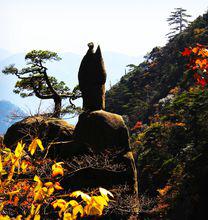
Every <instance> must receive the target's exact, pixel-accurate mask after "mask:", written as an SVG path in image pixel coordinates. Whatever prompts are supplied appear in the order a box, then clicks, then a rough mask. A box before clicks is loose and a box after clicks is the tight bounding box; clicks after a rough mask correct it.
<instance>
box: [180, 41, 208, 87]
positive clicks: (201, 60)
mask: <svg viewBox="0 0 208 220" xmlns="http://www.w3.org/2000/svg"><path fill="white" fill-rule="evenodd" d="M181 55H182V56H184V57H188V58H189V63H188V64H187V69H188V70H191V71H193V77H194V79H195V81H196V84H198V85H201V86H202V87H205V86H206V85H207V84H208V47H207V46H203V45H201V44H197V45H196V46H195V47H193V48H192V47H189V48H185V49H184V51H183V52H181Z"/></svg>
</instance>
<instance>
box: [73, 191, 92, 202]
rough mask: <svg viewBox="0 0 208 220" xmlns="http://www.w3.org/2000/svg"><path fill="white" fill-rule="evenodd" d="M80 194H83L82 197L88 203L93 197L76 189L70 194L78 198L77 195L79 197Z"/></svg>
mask: <svg viewBox="0 0 208 220" xmlns="http://www.w3.org/2000/svg"><path fill="white" fill-rule="evenodd" d="M79 196H81V198H82V199H83V200H84V201H85V202H87V203H89V202H90V201H91V197H90V196H89V195H87V194H86V193H83V192H82V191H80V190H78V191H74V192H72V193H71V194H70V197H75V198H77V197H79Z"/></svg>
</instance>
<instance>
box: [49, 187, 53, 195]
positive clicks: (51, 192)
mask: <svg viewBox="0 0 208 220" xmlns="http://www.w3.org/2000/svg"><path fill="white" fill-rule="evenodd" d="M53 192H54V188H53V187H49V189H48V196H51V195H52V194H53Z"/></svg>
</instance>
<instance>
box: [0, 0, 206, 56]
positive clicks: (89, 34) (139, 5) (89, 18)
mask: <svg viewBox="0 0 208 220" xmlns="http://www.w3.org/2000/svg"><path fill="white" fill-rule="evenodd" d="M176 7H182V8H184V9H187V13H188V14H190V15H192V18H191V20H194V19H195V18H196V17H198V16H199V15H201V14H203V13H204V12H205V11H206V10H207V9H208V2H207V0H200V1H196V0H0V27H1V34H0V48H2V49H6V50H8V51H10V52H12V53H17V52H28V51H30V50H32V49H44V50H45V49H48V50H52V51H56V52H74V53H77V54H84V53H85V51H86V45H87V43H88V42H91V41H93V42H94V43H95V44H100V45H101V47H102V49H103V50H104V51H115V52H119V53H124V54H128V55H132V56H138V55H145V54H146V53H147V52H149V51H150V50H151V48H153V47H155V46H163V45H165V44H166V43H167V38H166V37H165V35H166V34H167V33H168V32H169V27H168V24H167V21H166V19H167V17H168V16H169V15H170V12H171V11H173V10H174V8H176Z"/></svg>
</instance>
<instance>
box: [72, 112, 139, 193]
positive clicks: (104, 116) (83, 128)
mask: <svg viewBox="0 0 208 220" xmlns="http://www.w3.org/2000/svg"><path fill="white" fill-rule="evenodd" d="M74 140H75V141H77V142H81V143H83V144H86V145H89V147H91V149H92V151H93V152H94V153H95V154H99V153H102V152H106V151H108V149H109V151H110V150H111V151H112V150H113V152H114V153H113V154H112V155H111V157H113V158H114V163H115V164H122V163H123V164H125V167H126V168H125V170H124V171H122V172H120V173H117V174H116V175H115V173H113V172H110V173H109V172H108V171H107V170H105V168H103V170H102V171H101V169H100V173H99V172H98V171H97V170H96V171H95V170H93V171H92V173H90V171H89V170H87V172H88V176H90V175H92V176H93V177H94V175H95V173H96V175H98V173H99V175H101V176H102V173H105V175H104V174H103V175H104V176H107V175H108V174H109V176H108V178H107V177H106V178H101V180H102V179H104V180H105V181H103V182H102V184H101V183H100V182H98V183H97V182H96V181H94V184H98V185H103V186H105V185H106V184H107V183H106V180H107V182H108V181H109V179H111V176H114V179H113V182H114V184H113V183H112V184H113V185H117V184H122V183H124V182H126V183H127V184H129V185H130V187H131V189H132V191H133V192H135V193H137V171H136V167H135V162H134V158H133V154H132V152H131V149H130V146H129V134H128V130H127V127H126V125H125V123H124V121H123V118H122V117H121V116H120V115H117V114H114V113H110V112H106V111H104V110H97V111H92V112H84V113H82V114H81V115H80V116H79V121H78V123H77V125H76V127H75V130H74ZM85 172H86V170H83V173H85ZM77 175H78V177H79V178H78V179H81V177H80V175H81V174H80V173H78V174H77ZM99 175H98V176H99ZM81 176H82V177H83V179H84V177H85V175H81ZM98 176H97V177H96V179H100V178H99V177H98ZM71 178H72V177H69V178H68V180H69V182H70V185H73V184H72V183H71V181H70V179H71ZM73 178H75V175H74V176H73ZM121 179H122V181H121ZM93 180H94V178H93ZM73 181H74V180H72V182H73ZM99 181H100V180H99ZM86 185H88V184H86Z"/></svg>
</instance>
